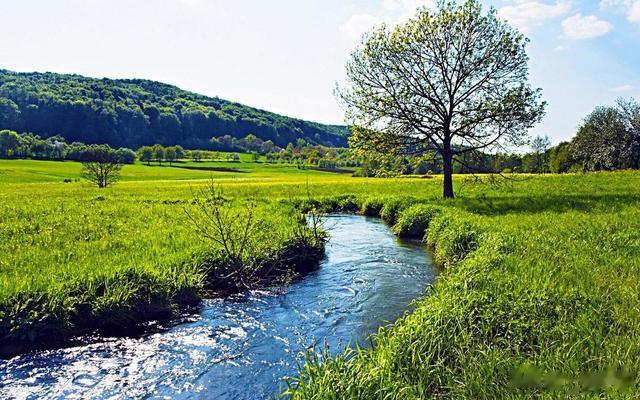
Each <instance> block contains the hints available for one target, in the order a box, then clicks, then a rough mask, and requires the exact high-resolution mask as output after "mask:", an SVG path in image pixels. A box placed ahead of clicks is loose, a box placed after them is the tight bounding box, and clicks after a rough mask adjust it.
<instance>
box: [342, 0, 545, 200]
mask: <svg viewBox="0 0 640 400" xmlns="http://www.w3.org/2000/svg"><path fill="white" fill-rule="evenodd" d="M527 42H528V40H527V39H526V38H525V37H524V36H523V35H521V34H520V33H519V32H517V31H516V30H514V29H513V28H511V27H510V26H509V25H508V24H507V23H506V22H504V21H502V20H500V19H499V18H498V17H497V16H496V11H495V10H494V9H491V10H490V11H489V12H488V13H487V14H483V13H482V8H481V5H480V3H479V2H478V1H476V0H469V1H467V2H465V3H464V4H461V5H456V4H454V3H441V4H440V6H439V7H438V10H437V11H436V12H434V13H432V12H431V11H429V10H427V9H425V8H423V9H420V10H419V11H418V12H417V14H416V15H415V16H414V17H413V18H411V19H410V20H409V21H407V22H406V23H405V24H403V25H399V26H398V27H396V28H394V29H390V28H388V27H387V26H385V25H382V26H380V27H378V28H375V29H374V30H373V31H372V32H370V33H369V34H367V35H366V36H365V37H364V39H363V42H362V44H361V45H360V46H359V47H358V48H357V49H356V50H355V51H354V52H353V54H352V56H351V60H350V61H349V62H348V64H347V83H346V85H345V86H344V87H340V88H338V90H337V95H338V97H339V98H340V99H341V100H342V102H343V105H344V106H345V109H346V119H347V123H348V124H349V125H351V126H353V127H354V128H353V131H354V134H353V136H352V138H351V139H350V143H351V145H352V147H353V148H354V149H355V150H356V151H358V152H361V153H367V152H382V153H387V154H398V155H402V154H424V153H427V152H429V151H435V152H437V154H439V156H440V157H441V158H442V161H443V170H444V171H443V172H444V184H443V194H444V197H453V196H454V193H453V181H452V170H453V161H454V160H456V161H460V160H459V156H460V155H462V154H464V153H466V152H471V151H476V150H480V149H485V148H490V147H494V148H499V147H500V146H501V145H505V144H516V145H517V144H524V138H525V136H526V133H527V131H528V129H529V128H530V127H532V126H533V125H534V124H535V123H537V122H539V121H540V119H541V118H542V116H543V114H544V108H545V105H546V103H545V102H541V101H540V89H532V88H531V87H530V86H529V84H528V82H527V81H528V66H527V63H528V57H527V54H526V51H525V47H526V44H527Z"/></svg>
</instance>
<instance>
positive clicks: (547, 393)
mask: <svg viewBox="0 0 640 400" xmlns="http://www.w3.org/2000/svg"><path fill="white" fill-rule="evenodd" d="M617 177H618V176H616V175H613V174H611V175H601V176H600V177H599V178H601V179H602V181H600V182H599V184H596V185H594V187H598V188H599V189H600V190H604V191H605V192H606V191H607V188H608V187H615V186H616V179H617ZM582 178H584V179H585V180H588V179H590V178H592V176H590V177H575V178H573V179H574V181H573V182H574V183H575V184H579V182H580V180H581V179H582ZM547 179H549V181H550V182H549V183H551V184H553V183H556V182H553V181H554V180H555V178H547ZM572 190H575V189H574V188H573V187H572V186H566V187H564V191H563V192H564V193H565V195H566V197H565V196H562V195H559V194H558V195H552V196H549V198H548V200H544V201H543V200H536V199H535V197H534V195H535V194H534V193H531V194H532V197H534V199H532V200H528V199H526V198H523V199H517V198H515V199H512V201H509V200H508V199H503V198H500V196H495V197H493V198H490V197H486V198H484V197H483V198H476V199H470V200H464V199H460V200H457V201H455V202H441V204H440V205H439V208H441V209H442V212H438V213H431V211H432V210H433V208H432V207H429V206H425V205H414V206H408V207H407V208H405V209H404V211H401V212H400V213H399V219H398V222H397V223H396V226H395V229H396V231H397V232H398V233H401V232H408V231H411V232H415V231H413V229H414V227H416V226H420V229H421V228H422V227H423V226H424V227H426V229H425V230H426V231H423V232H422V233H423V234H424V240H425V242H426V243H428V244H429V245H430V246H432V247H433V248H434V258H435V260H436V262H438V263H439V264H441V265H443V266H444V267H445V269H444V271H443V273H442V274H441V275H440V277H439V278H438V280H437V282H436V283H435V285H434V286H432V287H431V288H430V289H429V290H428V292H427V293H426V296H425V297H424V298H422V299H421V300H420V301H419V302H418V303H417V305H416V309H415V310H414V311H413V312H411V313H410V314H407V315H405V316H404V317H403V318H401V319H399V320H398V321H396V322H395V323H394V324H392V325H391V326H388V327H385V328H382V329H381V330H380V331H379V332H378V333H377V335H376V336H375V339H374V342H375V346H374V348H372V349H368V350H361V349H349V350H347V351H345V353H344V354H341V355H338V356H336V357H334V358H331V357H326V356H325V357H317V356H315V355H312V356H310V357H309V359H308V363H307V365H306V366H305V368H304V369H302V370H301V371H300V375H299V376H298V377H295V378H292V379H291V380H290V387H289V389H288V390H287V391H285V392H284V393H283V395H286V396H290V397H291V398H293V399H337V398H341V399H351V398H357V399H383V398H384V399H424V398H473V399H476V398H478V399H496V398H530V397H541V398H568V397H572V398H573V397H575V398H603V397H606V398H633V397H636V396H637V395H638V393H640V385H639V383H640V380H639V379H638V376H637V373H638V371H639V369H638V367H639V366H640V365H639V364H640V341H639V339H640V313H639V312H638V310H640V308H639V306H640V297H638V295H637V294H638V293H639V292H638V289H640V275H639V272H640V270H639V268H640V207H639V206H640V202H639V201H638V200H640V197H639V193H637V192H636V193H634V194H630V195H625V194H623V193H620V194H619V195H618V196H615V195H614V196H610V195H608V194H605V193H602V192H600V193H593V194H591V195H576V194H570V193H567V192H571V191H572ZM636 190H638V187H637V186H635V187H631V186H629V187H627V188H626V190H625V192H626V191H633V192H635V191H636ZM539 195H540V194H539ZM382 201H383V203H386V201H385V200H384V199H383V200H382ZM390 202H391V204H392V205H393V207H396V205H397V204H399V203H400V202H399V201H398V199H396V198H394V199H390ZM565 202H566V203H565ZM384 207H386V205H385V206H383V208H382V210H384ZM427 216H428V217H427ZM408 219H410V220H411V221H407V220H408ZM427 219H429V221H428V222H427V221H426V220H427ZM407 227H410V228H407ZM319 360H322V362H321V361H319Z"/></svg>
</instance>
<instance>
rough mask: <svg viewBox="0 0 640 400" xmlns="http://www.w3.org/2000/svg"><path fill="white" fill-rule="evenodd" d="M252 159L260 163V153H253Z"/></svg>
mask: <svg viewBox="0 0 640 400" xmlns="http://www.w3.org/2000/svg"><path fill="white" fill-rule="evenodd" d="M251 159H252V160H253V161H254V162H258V161H260V153H258V152H257V151H252V152H251Z"/></svg>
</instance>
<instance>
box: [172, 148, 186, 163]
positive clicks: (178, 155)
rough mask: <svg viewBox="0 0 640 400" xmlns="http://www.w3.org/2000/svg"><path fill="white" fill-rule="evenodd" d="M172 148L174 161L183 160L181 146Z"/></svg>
mask: <svg viewBox="0 0 640 400" xmlns="http://www.w3.org/2000/svg"><path fill="white" fill-rule="evenodd" d="M174 148H175V149H176V160H180V159H183V158H184V157H185V152H184V149H183V148H182V146H180V145H178V146H174Z"/></svg>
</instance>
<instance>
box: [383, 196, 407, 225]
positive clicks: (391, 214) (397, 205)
mask: <svg viewBox="0 0 640 400" xmlns="http://www.w3.org/2000/svg"><path fill="white" fill-rule="evenodd" d="M413 202H414V200H413V199H412V198H411V197H396V198H391V199H388V200H387V201H385V203H384V207H382V210H380V217H381V218H382V220H383V221H385V222H386V223H388V224H390V225H394V224H395V223H396V220H397V218H398V214H399V213H400V211H402V210H404V209H405V208H407V207H409V206H410V205H411V204H412V203H413Z"/></svg>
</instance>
